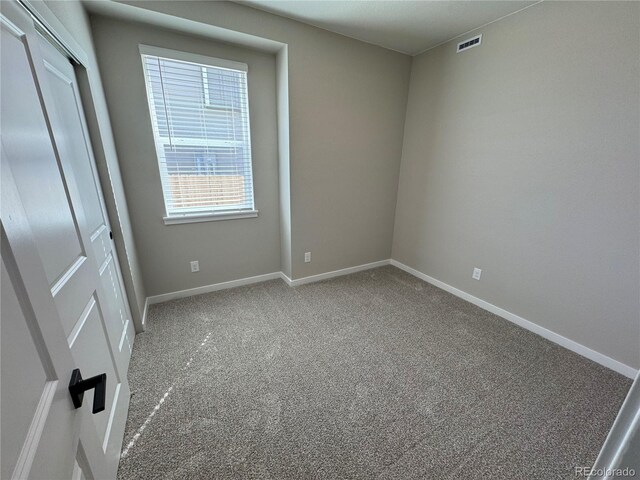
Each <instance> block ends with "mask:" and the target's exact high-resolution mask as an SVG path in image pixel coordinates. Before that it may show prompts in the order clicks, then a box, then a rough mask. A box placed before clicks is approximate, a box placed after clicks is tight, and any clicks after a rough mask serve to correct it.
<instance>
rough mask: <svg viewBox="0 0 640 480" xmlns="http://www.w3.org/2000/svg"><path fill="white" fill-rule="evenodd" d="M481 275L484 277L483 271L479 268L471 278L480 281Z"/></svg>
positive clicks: (475, 269) (474, 270)
mask: <svg viewBox="0 0 640 480" xmlns="http://www.w3.org/2000/svg"><path fill="white" fill-rule="evenodd" d="M480 275H482V270H480V269H479V268H474V269H473V275H471V278H473V279H474V280H480Z"/></svg>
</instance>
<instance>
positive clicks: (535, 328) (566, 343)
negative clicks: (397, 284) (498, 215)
mask: <svg viewBox="0 0 640 480" xmlns="http://www.w3.org/2000/svg"><path fill="white" fill-rule="evenodd" d="M390 263H391V265H393V266H394V267H398V268H399V269H401V270H404V271H405V272H407V273H410V274H411V275H413V276H414V277H417V278H419V279H421V280H424V281H425V282H428V283H430V284H432V285H435V286H436V287H438V288H441V289H442V290H445V291H447V292H449V293H452V294H453V295H455V296H456V297H460V298H462V299H463V300H466V301H467V302H470V303H473V304H474V305H477V306H478V307H480V308H482V309H484V310H487V311H489V312H491V313H493V314H495V315H498V316H499V317H502V318H504V319H505V320H509V321H510V322H513V323H515V324H516V325H519V326H521V327H522V328H526V329H527V330H529V331H531V332H533V333H536V334H538V335H540V336H541V337H544V338H546V339H547V340H550V341H552V342H554V343H557V344H558V345H560V346H562V347H564V348H567V349H569V350H571V351H573V352H575V353H577V354H579V355H582V356H583V357H586V358H588V359H589V360H593V361H594V362H596V363H599V364H600V365H603V366H605V367H607V368H610V369H611V370H614V371H616V372H618V373H621V374H622V375H624V376H625V377H629V378H635V377H636V375H637V374H638V370H636V369H635V368H633V367H630V366H629V365H625V364H624V363H622V362H619V361H618V360H614V359H613V358H611V357H607V356H606V355H604V354H602V353H600V352H596V351H595V350H592V349H590V348H589V347H585V346H584V345H582V344H580V343H578V342H575V341H573V340H570V339H568V338H566V337H563V336H562V335H560V334H559V333H555V332H553V331H551V330H549V329H547V328H545V327H541V326H540V325H538V324H536V323H533V322H531V321H529V320H526V319H524V318H522V317H520V316H518V315H516V314H515V313H511V312H509V311H507V310H504V309H503V308H500V307H497V306H495V305H493V304H491V303H489V302H485V301H484V300H482V299H480V298H478V297H474V296H473V295H471V294H469V293H467V292H464V291H462V290H459V289H457V288H455V287H452V286H451V285H449V284H447V283H444V282H441V281H440V280H437V279H435V278H433V277H430V276H429V275H426V274H424V273H422V272H420V271H418V270H416V269H414V268H411V267H409V266H407V265H405V264H404V263H400V262H398V261H397V260H393V259H392V260H391V262H390Z"/></svg>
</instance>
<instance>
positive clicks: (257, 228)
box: [91, 16, 280, 295]
mask: <svg viewBox="0 0 640 480" xmlns="http://www.w3.org/2000/svg"><path fill="white" fill-rule="evenodd" d="M91 24H92V28H93V34H94V41H95V45H96V50H97V53H98V58H99V61H100V67H101V71H102V77H103V83H104V88H105V93H106V97H107V102H108V104H109V111H110V113H111V118H112V122H113V131H114V135H115V138H116V142H117V147H118V156H119V158H120V167H121V169H122V174H123V179H124V185H125V190H126V192H127V197H128V198H129V210H130V213H131V219H132V223H133V229H134V232H135V238H136V244H137V245H138V250H139V252H140V262H141V265H142V272H143V276H144V282H145V286H146V288H147V292H148V294H149V295H158V294H162V293H167V292H173V291H178V290H184V289H188V288H194V287H199V286H202V285H209V284H213V283H219V282H225V281H229V280H235V279H238V278H246V277H251V276H255V275H261V274H265V273H272V272H276V271H279V270H280V227H279V196H278V143H277V142H278V137H277V124H276V69H275V55H273V54H268V53H263V52H258V51H254V50H249V49H246V48H240V47H236V46H231V45H225V44H222V43H216V42H213V41H211V40H210V39H203V38H198V37H192V36H188V35H183V34H179V33H176V32H173V31H169V30H163V29H160V28H157V27H152V26H149V25H146V24H142V23H134V22H125V21H122V20H115V19H110V18H106V17H99V16H92V17H91ZM139 44H145V45H153V46H157V47H162V48H170V49H173V50H180V51H185V52H191V53H197V54H201V55H207V56H211V57H218V58H224V59H229V60H234V61H238V62H244V63H247V64H248V65H249V72H248V90H249V105H250V108H249V110H250V122H251V132H252V154H253V174H254V190H255V201H256V208H257V209H258V210H259V211H260V213H259V216H258V217H257V218H247V219H240V220H226V221H215V222H203V223H189V224H178V225H164V223H163V221H162V217H163V216H164V214H165V211H164V202H163V197H162V187H161V183H160V175H159V171H158V164H157V157H156V151H155V146H154V141H153V132H152V129H151V121H150V118H149V109H148V106H147V97H146V91H145V84H144V77H143V70H142V63H141V60H140V53H139V50H138V45H139ZM123 72H126V73H125V74H123ZM132 112H133V113H134V114H132ZM191 260H198V261H199V262H200V272H198V273H191V271H190V266H189V262H190V261H191Z"/></svg>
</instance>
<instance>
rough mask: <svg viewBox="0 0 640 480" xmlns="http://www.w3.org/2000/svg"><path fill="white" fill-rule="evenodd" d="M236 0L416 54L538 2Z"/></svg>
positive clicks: (349, 35)
mask: <svg viewBox="0 0 640 480" xmlns="http://www.w3.org/2000/svg"><path fill="white" fill-rule="evenodd" d="M238 3H242V4H243V5H248V6H250V7H253V8H257V9H260V10H265V11H267V12H271V13H275V14H276V15H281V16H283V17H288V18H292V19H295V20H298V21H300V22H304V23H308V24H311V25H315V26H317V27H320V28H324V29H325V30H330V31H332V32H336V33H340V34H342V35H346V36H348V37H352V38H356V39H358V40H362V41H364V42H367V43H372V44H374V45H380V46H382V47H385V48H390V49H392V50H397V51H399V52H402V53H407V54H409V55H415V54H417V53H420V52H423V51H424V50H427V49H429V48H432V47H434V46H436V45H438V44H440V43H443V42H446V41H447V40H451V39H452V38H455V37H457V36H458V35H462V34H464V33H466V32H468V31H470V30H473V29H475V28H478V27H481V26H483V25H485V24H487V23H490V22H492V21H494V20H497V19H499V18H501V17H504V16H505V15H509V14H510V13H514V12H517V11H518V10H521V9H522V8H525V7H527V6H529V5H533V4H535V3H537V2H536V1H484V0H476V1H424V0H423V1H410V0H395V1H394V0H330V1H328V0H294V1H290V0H244V1H242V2H238Z"/></svg>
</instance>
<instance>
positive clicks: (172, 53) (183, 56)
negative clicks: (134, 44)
mask: <svg viewBox="0 0 640 480" xmlns="http://www.w3.org/2000/svg"><path fill="white" fill-rule="evenodd" d="M138 48H139V50H140V54H141V55H153V56H154V57H165V58H170V59H171V60H177V61H182V62H189V63H199V64H200V65H202V66H204V67H218V68H226V69H227V70H240V71H243V72H248V71H249V66H248V65H247V64H246V63H241V62H234V61H233V60H225V59H223V58H215V57H207V56H206V55H198V54H197V53H189V52H181V51H179V50H171V49H169V48H160V47H152V46H151V45H138Z"/></svg>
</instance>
